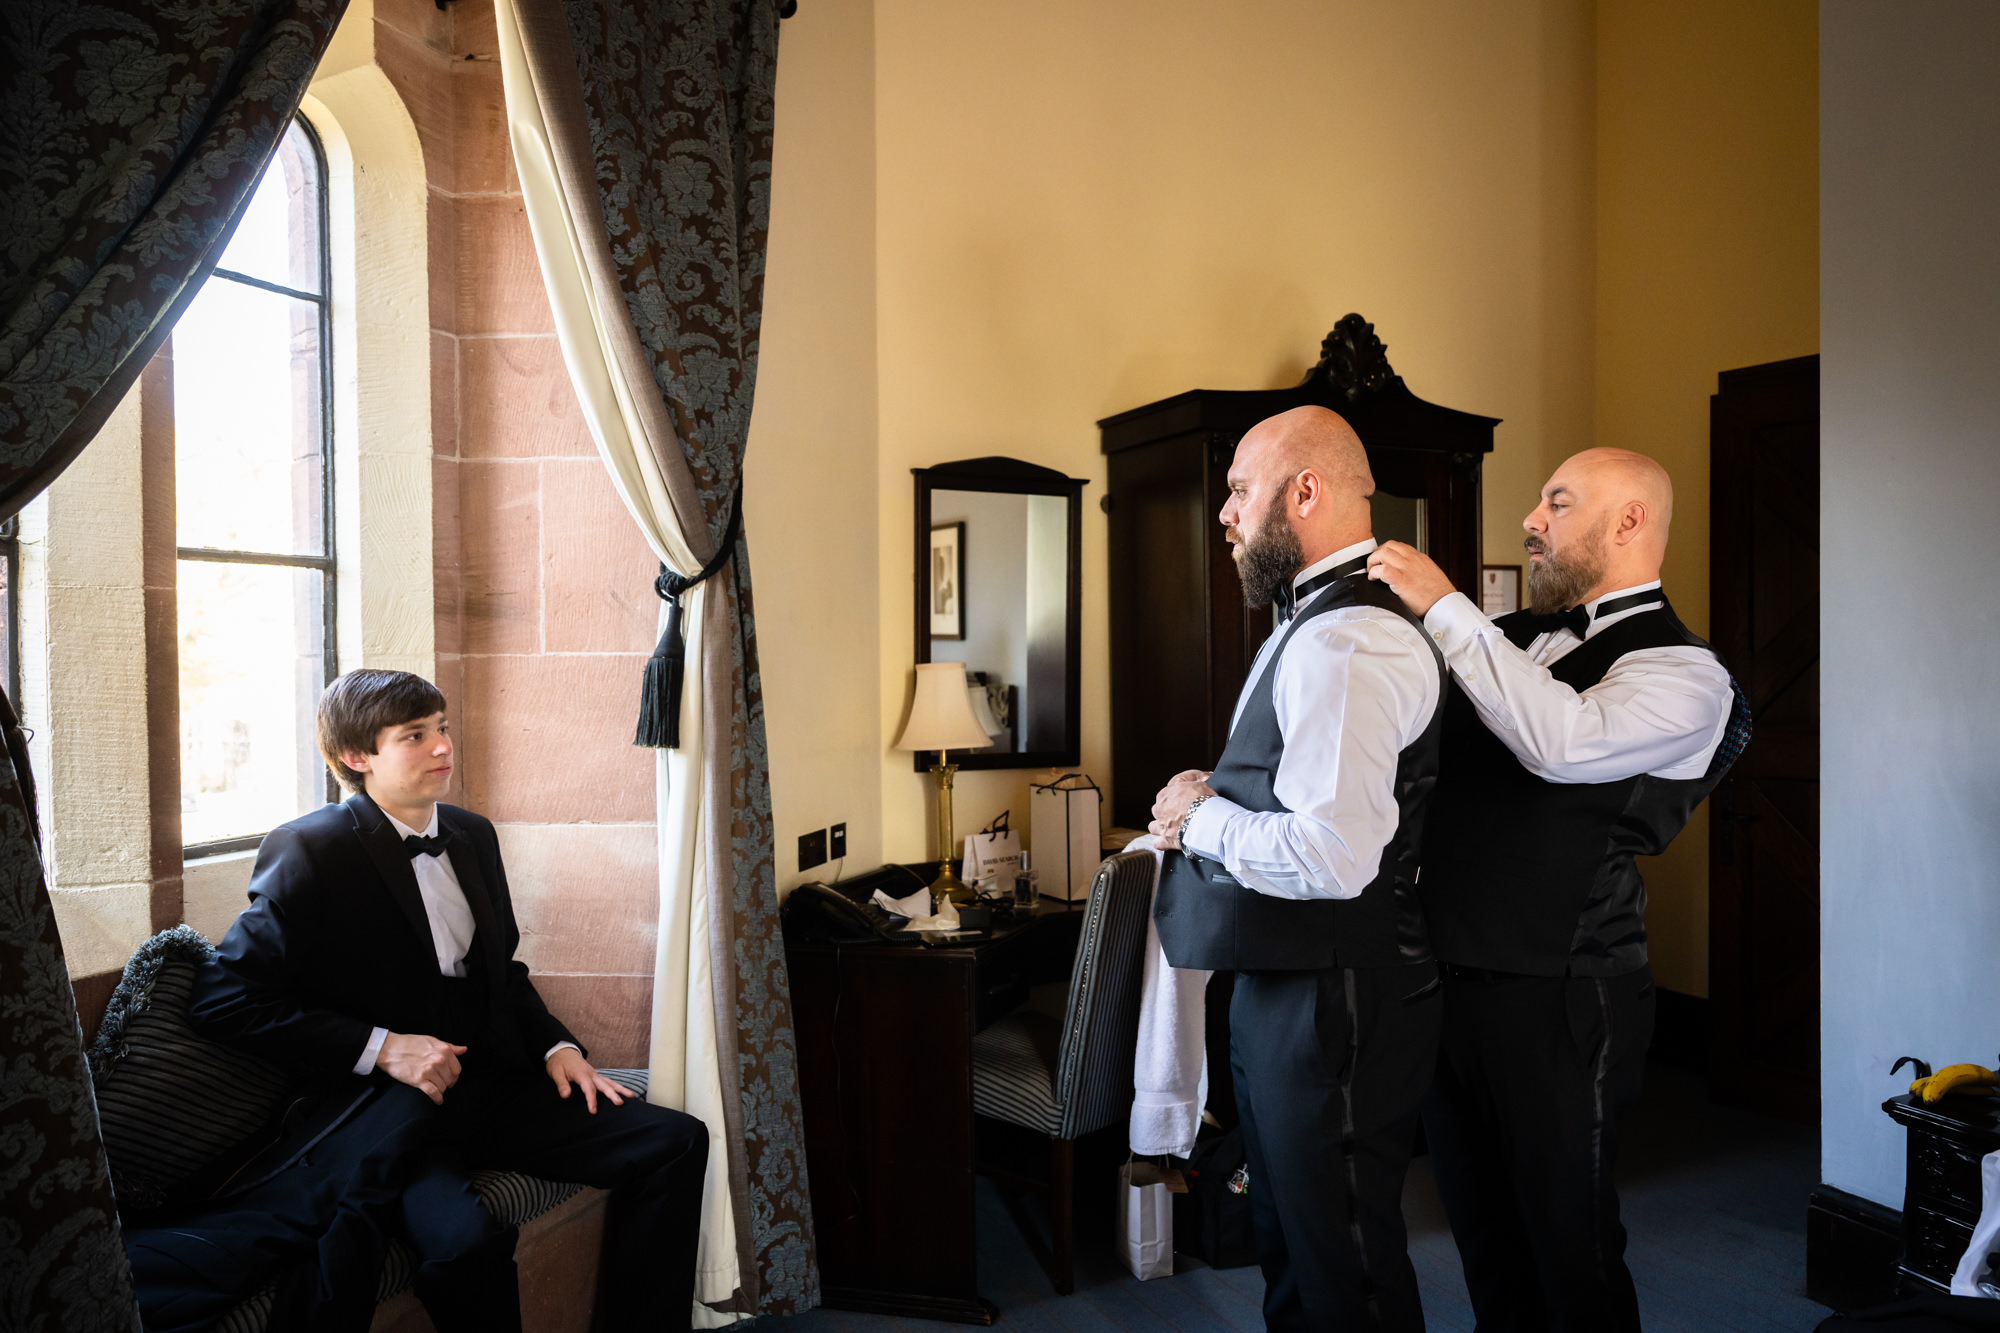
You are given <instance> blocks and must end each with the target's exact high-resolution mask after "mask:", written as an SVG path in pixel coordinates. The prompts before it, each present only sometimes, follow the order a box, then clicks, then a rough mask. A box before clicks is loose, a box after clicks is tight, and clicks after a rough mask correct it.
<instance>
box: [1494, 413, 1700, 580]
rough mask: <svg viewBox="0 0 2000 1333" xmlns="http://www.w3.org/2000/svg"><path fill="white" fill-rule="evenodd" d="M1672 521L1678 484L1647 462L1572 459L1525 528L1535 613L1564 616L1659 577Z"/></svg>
mask: <svg viewBox="0 0 2000 1333" xmlns="http://www.w3.org/2000/svg"><path fill="white" fill-rule="evenodd" d="M1673 517H1674V483H1673V478H1671V477H1669V476H1668V475H1667V470H1666V469H1665V468H1663V467H1661V466H1660V465H1659V464H1658V463H1656V462H1654V461H1653V460H1652V459H1650V458H1648V457H1646V455H1644V454H1640V453H1634V452H1632V451H1631V450H1630V449H1586V450H1584V451H1583V452H1582V453H1580V454H1575V455H1572V456H1571V457H1570V458H1567V459H1565V460H1564V461H1563V465H1562V466H1561V467H1559V468H1557V469H1556V471H1555V475H1554V476H1552V477H1550V478H1549V480H1548V484H1547V485H1545V486H1543V487H1542V501H1541V503H1540V504H1538V505H1537V506H1535V510H1534V512H1533V513H1531V514H1529V515H1528V517H1527V518H1526V519H1524V520H1523V521H1522V524H1521V526H1522V527H1524V528H1526V529H1527V531H1528V536H1527V540H1526V541H1525V542H1523V543H1522V545H1524V546H1525V547H1526V548H1527V550H1528V591H1529V597H1530V601H1531V603H1532V605H1533V607H1534V609H1535V610H1536V611H1554V610H1561V609H1563V608H1565V607H1569V606H1576V605H1580V604H1582V603H1583V602H1587V601H1591V600H1594V599H1595V598H1597V597H1601V596H1603V595H1604V594H1605V593H1607V592H1611V591H1615V590H1616V589H1619V588H1629V587H1633V586H1635V585H1637V584H1641V583H1651V582H1652V581H1653V580H1655V579H1657V578H1659V577H1660V563H1661V561H1662V560H1664V559H1665V558H1666V554H1667V532H1668V529H1669V528H1670V527H1671V526H1672V524H1673Z"/></svg>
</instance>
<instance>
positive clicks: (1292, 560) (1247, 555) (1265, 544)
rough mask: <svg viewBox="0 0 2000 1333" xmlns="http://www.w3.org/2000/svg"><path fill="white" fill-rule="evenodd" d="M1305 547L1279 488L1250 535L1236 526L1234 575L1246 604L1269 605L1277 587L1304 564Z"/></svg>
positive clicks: (1289, 578)
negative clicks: (1287, 518)
mask: <svg viewBox="0 0 2000 1333" xmlns="http://www.w3.org/2000/svg"><path fill="white" fill-rule="evenodd" d="M1305 563H1306V552H1305V548H1304V547H1303V546H1301V545H1299V535H1298V534H1297V533H1296V532H1293V531H1292V525H1291V524H1289V523H1287V522H1286V521H1285V496H1284V494H1283V493H1282V492H1280V493H1279V494H1278V495H1277V496H1276V497H1275V498H1274V499H1273V500H1272V501H1271V505H1270V507H1269V508H1268V509H1266V510H1265V511H1264V522H1263V523H1262V524H1261V525H1260V531H1259V533H1258V535H1257V536H1256V537H1255V538H1254V539H1253V538H1251V537H1248V536H1245V535H1243V532H1242V530H1241V529H1238V530H1237V542H1236V577H1237V578H1239V579H1241V580H1242V581H1243V604H1244V605H1245V606H1269V605H1270V604H1271V601H1272V599H1273V598H1275V597H1276V596H1277V595H1278V589H1280V588H1282V587H1284V586H1285V585H1286V584H1287V583H1289V582H1291V581H1292V579H1293V577H1294V576H1296V575H1297V574H1298V572H1299V571H1300V570H1301V569H1303V568H1305Z"/></svg>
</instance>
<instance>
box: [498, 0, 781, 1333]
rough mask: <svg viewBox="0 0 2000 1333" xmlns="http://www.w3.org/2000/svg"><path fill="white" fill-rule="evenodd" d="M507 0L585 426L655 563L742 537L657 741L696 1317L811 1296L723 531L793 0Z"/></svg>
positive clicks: (531, 200)
mask: <svg viewBox="0 0 2000 1333" xmlns="http://www.w3.org/2000/svg"><path fill="white" fill-rule="evenodd" d="M498 8H499V21H500V35H501V62H502V70H503V72H504V74H505V76H506V81H507V104H508V121H509V131H510V134H511V137H512V139H513V147H514V154H515V161H516V164H517V166H518V168H519V174H520V176H521V179H522V190H523V196H524V198H525V200H526V203H527V209H528V219H529V223H530V226H531V228H532V229H533V231H534V234H535V246H536V252H537V254H538V256H539V257H540V259H541V262H542V269H543V276H544V279H545V282H546V285H547V287H548V290H549V297H550V305H551V307H552V309H553V310H554V313H555V318H556V324H557V331H558V335H559V337H560V339H561V342H562V345H563V353H564V358H565V360H566V361H567V363H568V365H569V369H570V374H571V378H572V380H573V382H574V383H575V385H576V388H577V392H578V397H579V399H580V400H581V402H582V404H583V408H584V415H585V417H586V419H587V420H588V421H589V423H590V426H591V431H592V434H593V436H594V437H595V438H596V440H597V444H598V447H599V450H600V452H601V453H602V455H603V457H604V460H605V462H606V465H607V467H608V468H609V469H610V472H611V475H612V479H613V481H614V483H615V484H616V485H617V487H618V489H619V492H620V494H621V495H622V496H623V497H624V499H625V502H626V504H627V506H628V508H629V509H630V510H631V512H632V515H633V518H634V520H635V521H636V522H637V523H638V524H639V526H640V529H641V530H642V531H643V532H644V533H645V534H646V536H647V539H648V541H649V542H650V543H651V544H652V546H653V548H654V550H655V552H656V553H658V555H659V557H660V559H661V561H662V562H663V563H665V564H667V565H669V566H670V567H671V568H673V569H674V570H675V571H677V572H678V573H681V574H684V575H693V574H695V573H696V571H697V570H698V569H699V568H700V567H701V566H703V565H704V564H706V563H707V562H708V560H709V558H710V556H711V555H712V554H714V553H716V552H717V551H718V548H719V545H720V544H721V543H724V542H730V543H731V545H732V547H733V553H732V555H733V558H731V559H729V560H728V561H727V563H725V564H723V565H722V566H721V568H720V571H719V572H718V573H717V574H716V575H715V576H714V577H713V578H712V579H710V580H708V581H707V582H706V583H703V584H701V585H699V586H698V587H696V588H695V589H694V590H692V591H691V592H689V593H688V594H686V597H685V600H686V602H687V604H688V605H687V611H686V625H687V634H688V640H687V658H688V666H687V687H686V693H685V695H684V696H683V698H682V701H681V708H680V713H679V717H680V745H679V747H678V748H677V749H670V750H662V751H661V754H660V760H659V765H660V768H659V771H660V782H659V823H660V879H661V911H660V928H659V940H660V943H659V950H658V954H657V966H656V968H655V973H654V1006H653V1053H652V1061H651V1063H652V1070H653V1085H652V1086H653V1094H652V1095H654V1096H655V1097H656V1099H658V1100H662V1101H664V1102H666V1103H667V1104H670V1105H676V1106H679V1107H681V1108H682V1109H685V1110H687V1111H689V1112H690V1113H691V1114H695V1115H698V1116H701V1117H702V1118H703V1119H704V1120H705V1121H706V1122H707V1123H708V1124H709V1127H710V1131H711V1134H712V1136H713V1138H712V1140H711V1141H712V1143H713V1144H715V1150H714V1151H712V1152H711V1155H710V1178H709V1183H708V1197H707V1199H706V1201H705V1207H706V1212H705V1216H704V1222H703V1231H702V1258H701V1272H700V1273H699V1275H698V1278H699V1297H700V1300H701V1301H702V1302H703V1303H704V1308H698V1309H697V1310H696V1311H695V1316H696V1319H697V1323H698V1324H699V1325H700V1326H707V1327H713V1326H717V1325H720V1324H723V1323H727V1322H730V1321H731V1320H733V1319H735V1318H740V1317H743V1316H746V1315H751V1314H784V1313H790V1312H793V1311H798V1310H805V1309H809V1308H811V1307H812V1306H814V1305H816V1304H818V1300H819V1283H818V1274H817V1270H816V1267H815V1265H814V1261H813V1237H812V1212H811V1203H810V1199H809V1196H808V1193H807V1185H806V1164H805V1144H804V1135H803V1131H802V1126H801V1122H800V1114H799V1100H798V1085H797V1079H796V1076H795V1064H796V1062H795V1059H794V1053H795V1044H794V1038H793V1029H792V1015H791V990H790V985H789V982H788V979H787V977H786V971H785V954H784V943H783V939H782V936H781V935H780V933H779V929H778V913H777V907H778V899H777V892H776V882H775V876H774V873H773V864H772V848H771V796H770V783H769V774H768V769H767V763H766V754H765V743H764V706H763V694H762V689H761V686H760V684H759V680H758V674H757V633H756V620H755V616H754V614H753V611H752V604H751V596H750V563H749V544H748V539H747V537H746V536H745V535H744V534H743V530H742V528H741V526H740V524H739V525H738V526H737V527H736V528H735V529H734V534H735V535H734V537H733V540H732V537H731V535H730V533H731V518H732V508H733V505H734V503H735V499H736V497H737V495H738V493H739V490H740V485H741V480H740V479H741V476H742V466H743V451H744V445H745V442H746V439H747V437H748V435H749V429H750V408H751V400H752V394H753V390H754V387H755V384H756V377H757V347H758V330H759V327H760V321H761V315H762V305H763V283H764V244H765V231H766V227H767V225H768V222H769V216H770V172H771V116H772V89H773V85H774V83H775V80H776V74H777V41H778V14H777V0H500V3H499V6H498ZM633 577H635V578H640V577H645V578H648V579H650V574H649V573H648V572H646V571H637V570H635V571H633ZM633 685H634V698H635V702H636V699H637V695H638V688H637V687H638V685H639V681H638V678H637V675H636V673H635V676H634V680H633ZM670 1317H671V1315H670Z"/></svg>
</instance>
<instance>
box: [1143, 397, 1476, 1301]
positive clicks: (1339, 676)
mask: <svg viewBox="0 0 2000 1333" xmlns="http://www.w3.org/2000/svg"><path fill="white" fill-rule="evenodd" d="M1374 490H1375V481H1374V478H1373V476H1372V475H1370V472H1369V468H1368V456H1367V454H1366V453H1365V452H1363V450H1362V447H1361V441H1360V440H1359V439H1358V438H1356V436H1355V434H1354V432H1353V431H1352V430H1351V429H1349V428H1348V425H1347V423H1346V422H1345V421H1342V420H1341V419H1340V417H1338V416H1336V415H1335V414H1334V413H1332V412H1329V411H1327V410H1326V409H1325V408H1320V407H1308V408H1298V409H1295V410H1293V411H1291V412H1286V413H1284V414H1282V415H1280V416H1276V417H1273V418H1271V419H1270V420H1268V421H1264V422H1262V423H1260V424H1258V425H1257V426H1256V427H1255V428H1254V429H1252V430H1251V431H1250V432H1249V433H1248V434H1246V435H1245V436H1244V437H1243V441H1242V443H1241V444H1239V445H1238V446H1237V448H1236V456H1235V458H1234V460H1233V461H1232V462H1231V464H1230V468H1229V499H1228V501H1227V502H1226V503H1225V504H1224V505H1223V507H1222V513H1221V515H1220V517H1221V521H1222V522H1223V524H1224V525H1225V526H1226V527H1227V528H1228V529H1229V539H1230V541H1231V543H1232V549H1231V555H1232V557H1233V558H1234V559H1235V561H1236V566H1237V574H1238V575H1239V577H1240V578H1241V579H1242V581H1243V596H1244V600H1245V601H1246V602H1248V603H1249V604H1250V605H1251V606H1266V605H1269V604H1270V603H1271V602H1273V601H1274V600H1275V601H1276V602H1277V604H1278V606H1279V609H1280V614H1281V616H1282V617H1283V623H1281V624H1280V625H1279V626H1278V628H1277V629H1276V630H1274V631H1273V632H1272V634H1271V636H1270V638H1268V639H1267V640H1265V642H1264V646H1263V648H1262V649H1260V650H1259V652H1258V654H1257V659H1256V661H1255V662H1254V663H1253V664H1252V666H1251V668H1250V675H1249V679H1248V680H1247V681H1246V682H1245V684H1244V686H1243V692H1242V694H1241V696H1240V697H1239V698H1238V700H1237V704H1236V716H1235V718H1234V720H1233V721H1232V723H1231V725H1230V732H1229V742H1228V745H1227V746H1226V748H1225V749H1224V750H1223V752H1222V758H1221V759H1220V761H1218V763H1217V765H1216V769H1215V771H1214V772H1213V773H1212V774H1211V773H1200V772H1188V773H1183V774H1181V775H1180V776H1179V777H1177V778H1175V779H1174V780H1173V782H1171V783H1169V784H1168V785H1167V786H1166V787H1165V788H1164V789H1163V790H1162V791H1161V792H1160V794H1159V799H1158V801H1157V803H1156V804H1155V805H1154V807H1153V823H1152V826H1151V831H1152V832H1153V834H1154V835H1155V837H1156V838H1158V839H1159V841H1160V843H1161V844H1162V845H1163V846H1165V847H1167V848H1169V849H1171V850H1169V851H1168V853H1167V857H1166V864H1165V866H1164V867H1163V870H1162V874H1161V882H1160V891H1159V895H1158V897H1157V899H1156V901H1155V904H1154V922H1155V925H1156V926H1157V928H1158V931H1159V938H1160V945H1161V948H1162V949H1163V950H1164V951H1165V953H1166V957H1167V961H1168V962H1170V963H1172V964H1173V965H1174V966H1175V967H1180V968H1193V969H1200V970H1211V971H1213V970H1229V971H1234V972H1235V973H1236V989H1235V995H1234V998H1233V1000H1232V1002H1231V1005H1230V1013H1229V1029H1230V1031H1229V1051H1230V1064H1231V1067H1232V1069H1233V1070H1234V1071H1235V1076H1236V1102H1237V1109H1238V1110H1239V1111H1240V1112H1241V1114H1242V1124H1243V1139H1244V1147H1245V1150H1246V1152H1247V1154H1248V1158H1249V1193H1250V1202H1251V1216H1252V1219H1253V1223H1254V1227H1255V1233H1256V1242H1257V1260H1258V1264H1259V1266H1260V1267H1261V1268H1262V1269H1263V1271H1264V1288H1265V1292H1264V1320H1265V1324H1266V1326H1267V1327H1269V1328H1273V1329H1287V1330H1291V1329H1299V1330H1321V1329H1387V1330H1421V1329H1422V1328H1423V1326H1424V1321H1423V1312H1422V1309H1421V1307H1420V1305H1419V1303H1418V1299H1417V1283H1416V1274H1415V1272H1414V1270H1413V1269H1412V1268H1411V1266H1410V1260H1409V1256H1408V1254H1407V1253H1406V1250H1405V1244H1404V1230H1403V1215H1402V1194H1403V1175H1404V1171H1405V1169H1406V1167H1407V1166H1408V1164H1409V1157H1410V1149H1411V1147H1412V1144H1413V1142H1414V1139H1415V1136H1416V1117H1417V1108H1418V1106H1419V1105H1420V1103H1421V1102H1422V1099H1423V1093H1424V1088H1425V1086H1426V1085H1427V1084H1428V1083H1429V1082H1430V1079H1431V1073H1432V1069H1433V1067H1434V1064H1435V1060H1436V1050H1437V1034H1438V1021H1439V1020H1438V1008H1439V1003H1438V996H1439V993H1440V991H1439V984H1438V979H1437V968H1436V965H1435V964H1434V963H1433V961H1432V959H1431V953H1430V948H1429V945H1428V944H1427V943H1426V941H1425V937H1424V922H1423V912H1422V909H1421V908H1420V907H1419V906H1418V903H1417V900H1416V892H1415V888H1416V869H1417V848H1418V843H1419V841H1420V839H1421V837H1422V830H1423V820H1424V809H1425V805H1426V803H1427V802H1428V800H1429V797H1430V790H1431V784H1432V781H1433V779H1434V777H1435V775H1436V773H1437V754H1438V749H1437V747H1438V735H1439V726H1440V720H1441V718H1442V716H1443V707H1442V706H1443V699H1444V663H1443V660H1442V658H1441V656H1440V655H1439V653H1438V651H1437V650H1436V649H1435V648H1434V647H1433V646H1432V644H1431V641H1430V639H1429V638H1428V637H1426V635H1425V634H1424V632H1423V629H1422V627H1421V626H1420V625H1419V624H1418V623H1417V621H1416V619H1415V618H1414V617H1413V616H1412V615H1411V614H1410V613H1409V612H1408V611H1406V610H1405V609H1404V608H1403V606H1402V604H1401V603H1400V602H1399V601H1398V600H1397V599H1396V597H1395V595H1394V594H1392V593H1391V592H1389V590H1388V589H1386V588H1384V587H1383V586H1382V585H1381V584H1379V583H1371V582H1370V581H1369V580H1368V579H1367V578H1366V577H1365V574H1366V570H1367V559H1368V555H1369V553H1370V552H1371V551H1373V550H1374V549H1375V541H1374V538H1373V537H1372V535H1371V528H1370V521H1369V506H1368V497H1369V496H1370V495H1372V494H1373V493H1374Z"/></svg>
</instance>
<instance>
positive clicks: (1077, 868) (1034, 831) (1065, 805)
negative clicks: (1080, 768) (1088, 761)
mask: <svg viewBox="0 0 2000 1333" xmlns="http://www.w3.org/2000/svg"><path fill="white" fill-rule="evenodd" d="M1103 799H1104V794H1103V793H1102V792H1100V791H1099V790H1098V789H1097V784H1096V783H1095V782H1092V781H1091V780H1090V779H1089V778H1088V777H1085V776H1084V775H1083V774H1081V773H1065V774H1064V775H1063V776H1061V777H1059V778H1057V779H1056V780H1055V781H1053V782H1049V783H1035V784H1030V786H1029V787H1028V824H1029V827H1028V832H1029V834H1030V835H1031V836H1032V837H1033V838H1034V840H1035V869H1037V870H1039V871H1041V874H1042V896H1043V897H1046V898H1062V899H1064V900H1066V901H1068V902H1073V903H1079V902H1082V901H1084V900H1085V899H1086V898H1088V897H1090V883H1091V881H1092V880H1093V879H1095V878H1096V877H1097V867H1098V864H1099V862H1101V861H1103V859H1104V831H1103V828H1102V826H1101V825H1100V824H1099V822H1098V821H1099V819H1100V814H1099V808H1100V804H1101V802H1102V801H1103Z"/></svg>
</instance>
